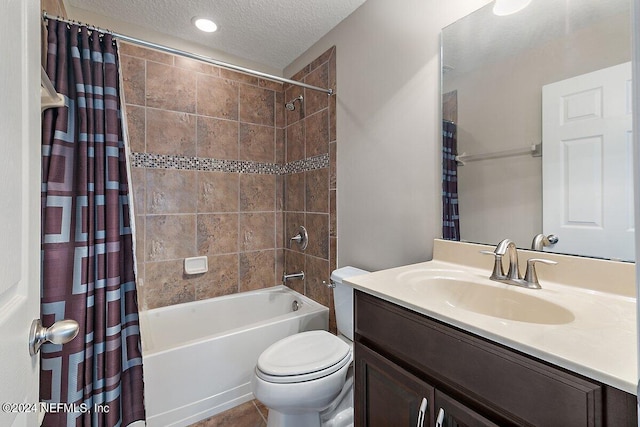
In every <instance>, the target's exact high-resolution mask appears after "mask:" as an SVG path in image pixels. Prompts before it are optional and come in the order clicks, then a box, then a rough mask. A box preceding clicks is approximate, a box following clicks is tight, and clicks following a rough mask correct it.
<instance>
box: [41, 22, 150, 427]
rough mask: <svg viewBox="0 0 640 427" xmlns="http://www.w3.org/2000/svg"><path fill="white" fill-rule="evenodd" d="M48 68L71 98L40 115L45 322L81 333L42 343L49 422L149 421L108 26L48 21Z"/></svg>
mask: <svg viewBox="0 0 640 427" xmlns="http://www.w3.org/2000/svg"><path fill="white" fill-rule="evenodd" d="M46 71H47V74H48V75H49V77H50V78H51V81H52V82H54V85H55V87H56V90H57V91H58V92H59V93H61V94H63V95H64V97H65V101H66V106H65V107H63V108H56V109H50V110H47V111H46V112H45V114H44V117H43V123H42V237H41V239H42V240H41V243H42V251H41V256H42V290H41V291H42V300H41V313H42V318H43V324H44V325H45V326H50V325H51V324H53V323H54V322H55V321H57V320H61V319H64V318H66V319H73V320H76V321H77V322H78V323H79V324H80V332H79V334H78V336H77V337H76V338H75V339H74V340H72V341H71V342H69V343H68V344H65V345H54V344H51V343H47V344H44V345H43V347H42V350H41V372H40V400H41V401H45V402H51V403H61V404H63V405H64V406H60V407H58V409H59V411H57V413H48V414H47V415H46V417H45V421H44V424H43V425H45V426H56V427H58V426H74V427H75V426H85V427H86V426H126V425H128V424H130V423H131V422H133V421H136V420H144V404H143V383H142V355H141V348H140V331H139V327H138V308H137V302H136V288H135V280H134V265H133V238H132V233H131V219H130V215H129V194H128V178H127V167H126V154H125V146H124V141H123V136H122V135H123V133H122V122H121V120H122V112H121V111H120V98H119V84H118V83H119V82H118V65H117V47H116V46H115V45H114V42H113V40H112V38H111V36H110V35H108V34H107V35H102V34H97V33H96V32H93V33H92V34H90V32H89V30H88V29H87V28H86V27H84V26H83V27H79V26H77V25H72V26H67V25H66V24H64V23H61V22H58V21H55V20H53V19H50V20H49V21H48V53H47V66H46Z"/></svg>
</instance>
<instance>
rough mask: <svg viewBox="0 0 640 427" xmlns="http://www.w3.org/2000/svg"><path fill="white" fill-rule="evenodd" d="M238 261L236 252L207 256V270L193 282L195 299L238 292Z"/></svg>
mask: <svg viewBox="0 0 640 427" xmlns="http://www.w3.org/2000/svg"><path fill="white" fill-rule="evenodd" d="M238 262H239V258H238V254H228V255H212V256H209V257H208V263H209V271H208V272H207V273H205V274H204V275H203V277H202V279H201V280H198V281H197V282H196V284H195V292H196V296H195V298H196V300H201V299H207V298H215V297H219V296H222V295H228V294H233V293H236V292H238Z"/></svg>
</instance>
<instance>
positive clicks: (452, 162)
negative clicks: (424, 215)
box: [442, 120, 460, 240]
mask: <svg viewBox="0 0 640 427" xmlns="http://www.w3.org/2000/svg"><path fill="white" fill-rule="evenodd" d="M456 154H458V147H457V139H456V124H455V123H453V122H450V121H447V120H445V121H443V122H442V238H443V239H446V240H460V215H459V213H458V165H457V163H456Z"/></svg>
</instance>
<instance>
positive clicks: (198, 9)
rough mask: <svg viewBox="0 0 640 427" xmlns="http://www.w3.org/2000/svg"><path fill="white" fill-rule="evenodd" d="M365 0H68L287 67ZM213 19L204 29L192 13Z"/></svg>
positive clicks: (78, 6)
mask: <svg viewBox="0 0 640 427" xmlns="http://www.w3.org/2000/svg"><path fill="white" fill-rule="evenodd" d="M364 2H365V0H109V1H105V0H67V1H66V3H67V4H69V5H71V6H72V7H76V8H79V9H84V10H88V11H90V12H94V13H97V14H100V15H104V16H108V17H110V18H113V19H116V20H119V21H124V22H128V23H133V24H137V25H139V26H141V27H145V28H148V29H151V30H154V31H157V32H160V33H164V34H167V35H170V36H174V37H178V38H181V39H185V40H189V41H192V42H196V43H199V44H202V45H204V46H207V47H210V48H213V49H217V50H220V51H223V52H227V53H229V54H232V55H236V56H239V57H241V58H245V59H250V60H253V61H256V62H259V63H262V64H265V65H269V66H271V67H274V68H276V69H280V70H282V69H284V68H285V67H286V66H287V65H289V64H290V63H291V62H293V60H294V59H296V58H297V57H298V56H300V55H301V54H302V53H303V52H305V51H306V50H307V49H308V48H309V47H311V46H312V45H313V44H314V43H315V42H316V41H318V40H319V39H320V38H321V37H322V36H324V35H325V34H326V33H328V32H329V31H330V30H331V29H332V28H333V27H335V26H336V25H337V24H338V23H339V22H340V21H342V20H343V19H344V18H346V17H347V16H348V15H349V14H351V12H353V11H354V10H355V9H357V8H358V6H360V5H361V4H362V3H364ZM194 16H203V17H209V18H211V19H212V20H213V21H214V22H215V23H216V24H217V25H218V31H216V32H215V33H210V34H207V33H203V32H201V31H199V30H198V29H196V28H195V27H194V26H193V25H192V24H191V18H193V17H194Z"/></svg>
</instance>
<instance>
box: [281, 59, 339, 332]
mask: <svg viewBox="0 0 640 427" xmlns="http://www.w3.org/2000/svg"><path fill="white" fill-rule="evenodd" d="M335 60H336V56H335V47H334V48H331V49H329V50H328V51H326V52H325V53H323V54H322V55H320V57H318V58H317V59H315V60H314V61H312V62H311V63H310V64H308V65H307V66H306V67H304V68H303V69H302V70H300V71H299V72H298V73H296V74H295V75H294V76H293V77H292V79H293V80H299V81H304V82H305V83H308V84H311V85H314V86H320V87H329V88H332V89H333V90H334V91H335V90H336V63H335ZM299 95H303V97H304V101H303V102H302V105H301V104H300V103H298V102H296V104H295V105H296V109H295V110H294V111H289V110H285V120H286V153H285V160H286V162H287V163H288V164H291V163H292V162H297V161H300V160H302V159H306V160H307V161H308V160H309V159H313V158H318V159H325V160H326V163H325V164H324V165H323V167H319V168H317V169H314V170H305V171H299V172H298V171H296V172H294V173H289V174H287V175H285V179H284V181H285V194H284V215H285V226H284V227H285V232H284V235H285V238H286V239H287V240H288V239H289V238H290V237H292V236H294V235H295V234H296V233H297V229H298V227H299V226H300V225H304V226H305V227H306V229H307V231H308V233H309V246H308V247H307V249H306V250H305V251H301V250H300V249H299V247H298V246H297V245H296V244H295V243H293V244H292V245H290V246H289V244H288V242H287V245H286V247H285V270H286V271H287V273H294V272H298V271H300V270H304V272H305V273H306V278H305V281H304V282H299V281H291V282H290V286H291V287H292V288H294V289H296V290H297V291H299V292H301V293H304V294H305V295H307V296H309V297H311V298H313V299H314V300H316V301H319V302H320V303H322V304H324V305H326V306H327V307H331V315H330V329H331V330H332V331H335V316H334V310H333V298H332V293H331V290H330V289H329V288H328V287H327V284H328V283H329V276H330V274H331V271H332V270H333V269H335V267H336V246H337V230H336V109H335V107H336V104H335V101H336V98H335V96H330V97H329V96H327V95H326V94H324V93H322V92H317V91H311V90H308V89H302V88H300V87H298V86H289V85H285V96H284V97H285V100H286V101H290V100H292V99H294V98H296V97H297V96H299Z"/></svg>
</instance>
